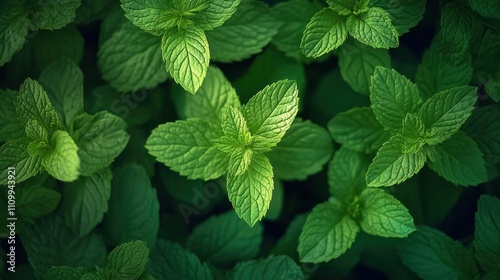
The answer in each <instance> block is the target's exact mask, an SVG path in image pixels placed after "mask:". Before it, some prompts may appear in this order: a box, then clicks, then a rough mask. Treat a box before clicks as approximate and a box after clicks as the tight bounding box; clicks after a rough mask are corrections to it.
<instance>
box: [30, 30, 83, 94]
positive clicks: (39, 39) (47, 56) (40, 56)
mask: <svg viewBox="0 0 500 280" xmlns="http://www.w3.org/2000/svg"><path fill="white" fill-rule="evenodd" d="M83 45H84V41H83V37H82V35H81V34H80V31H79V30H78V29H77V27H76V25H74V24H70V25H67V26H66V27H64V28H63V29H58V30H40V31H38V32H37V33H36V36H35V38H33V54H34V56H35V61H36V64H37V65H38V68H39V69H40V70H43V69H45V68H46V67H48V66H49V65H50V64H52V63H53V62H54V61H55V60H58V59H62V58H66V59H69V60H72V61H73V62H75V63H76V64H79V63H80V60H81V59H82V56H83ZM40 83H41V82H40ZM42 84H43V83H42ZM43 86H44V88H45V86H46V85H45V84H43Z"/></svg>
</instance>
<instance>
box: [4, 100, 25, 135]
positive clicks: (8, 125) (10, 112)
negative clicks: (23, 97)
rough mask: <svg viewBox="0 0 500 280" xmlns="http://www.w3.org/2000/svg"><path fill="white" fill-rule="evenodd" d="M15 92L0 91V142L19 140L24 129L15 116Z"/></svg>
mask: <svg viewBox="0 0 500 280" xmlns="http://www.w3.org/2000/svg"><path fill="white" fill-rule="evenodd" d="M16 98H17V92H15V91H12V90H0V142H7V141H9V140H14V139H17V138H21V137H22V136H23V135H24V129H23V126H22V125H21V123H20V122H19V120H18V119H17V115H16V107H17V100H16Z"/></svg>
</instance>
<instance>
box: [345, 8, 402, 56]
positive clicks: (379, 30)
mask: <svg viewBox="0 0 500 280" xmlns="http://www.w3.org/2000/svg"><path fill="white" fill-rule="evenodd" d="M346 26H347V30H348V32H349V34H350V35H351V36H352V37H354V38H355V39H356V40H358V41H360V42H361V43H363V44H365V45H369V46H372V47H374V48H383V49H388V48H395V47H397V46H398V45H399V40H398V31H397V30H396V28H394V26H393V25H392V23H391V19H390V18H389V14H388V13H387V12H386V11H384V10H383V9H381V8H377V7H371V8H370V9H369V10H368V11H367V12H364V13H361V14H359V15H351V16H349V17H348V18H347V21H346Z"/></svg>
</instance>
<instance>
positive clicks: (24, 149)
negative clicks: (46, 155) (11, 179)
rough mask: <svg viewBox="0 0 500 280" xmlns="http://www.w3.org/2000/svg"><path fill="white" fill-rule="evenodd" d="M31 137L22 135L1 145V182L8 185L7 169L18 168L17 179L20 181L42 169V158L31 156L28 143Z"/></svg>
mask: <svg viewBox="0 0 500 280" xmlns="http://www.w3.org/2000/svg"><path fill="white" fill-rule="evenodd" d="M30 143H31V139H29V138H27V137H22V138H19V139H17V140H13V141H9V142H7V143H5V144H3V145H2V146H1V147H0V168H1V169H0V184H2V185H7V169H8V168H9V167H15V168H16V181H17V183H20V182H22V181H24V180H26V179H28V178H31V177H33V176H35V175H37V174H38V173H40V172H41V171H42V170H43V169H42V158H41V157H40V156H30V154H29V153H28V145H29V144H30Z"/></svg>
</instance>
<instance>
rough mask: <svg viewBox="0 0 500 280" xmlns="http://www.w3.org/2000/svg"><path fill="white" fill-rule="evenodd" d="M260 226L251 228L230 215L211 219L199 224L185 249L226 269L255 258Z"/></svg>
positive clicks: (231, 213) (232, 214)
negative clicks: (228, 266)
mask: <svg viewBox="0 0 500 280" xmlns="http://www.w3.org/2000/svg"><path fill="white" fill-rule="evenodd" d="M262 231H263V227H262V225H261V224H260V223H259V224H256V225H255V226H254V227H248V225H247V224H246V223H245V222H244V221H242V220H241V219H239V218H238V216H236V215H235V213H234V212H233V211H229V212H226V213H224V214H221V215H219V216H211V217H210V218H208V219H207V220H205V221H204V222H203V223H201V224H199V225H198V226H197V227H196V228H195V229H194V230H193V232H192V233H191V235H190V236H189V237H188V239H187V245H186V246H187V248H188V249H189V250H191V251H192V252H194V253H196V255H198V257H199V258H200V259H201V260H202V261H206V262H210V263H212V264H214V265H216V266H222V267H224V266H227V265H231V264H234V263H236V262H238V261H242V260H249V259H252V258H254V257H255V256H256V255H257V253H258V251H259V248H260V244H261V243H262Z"/></svg>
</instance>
